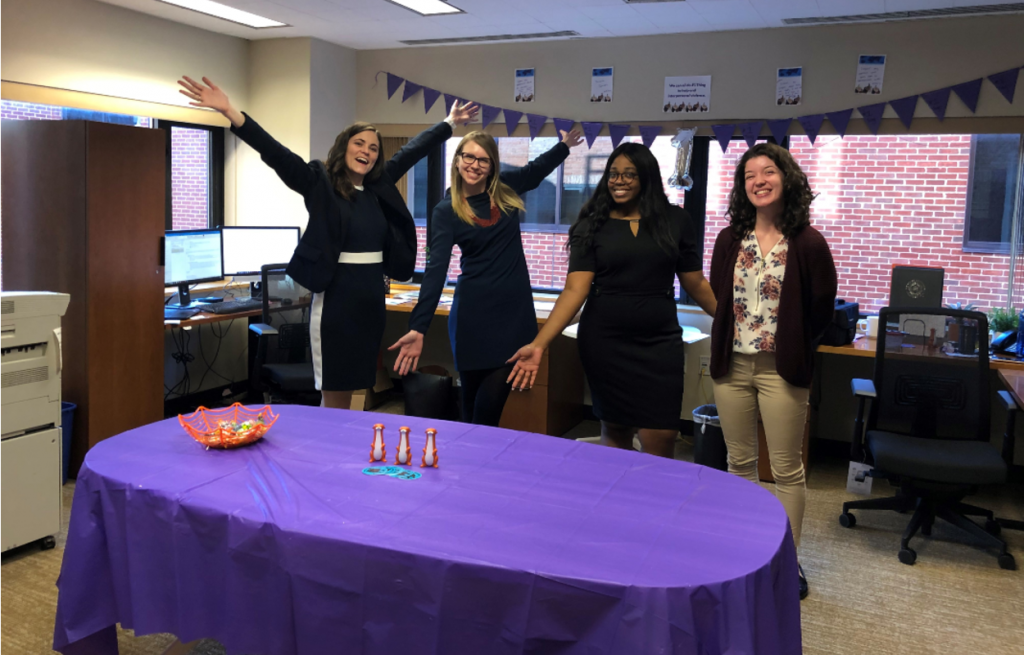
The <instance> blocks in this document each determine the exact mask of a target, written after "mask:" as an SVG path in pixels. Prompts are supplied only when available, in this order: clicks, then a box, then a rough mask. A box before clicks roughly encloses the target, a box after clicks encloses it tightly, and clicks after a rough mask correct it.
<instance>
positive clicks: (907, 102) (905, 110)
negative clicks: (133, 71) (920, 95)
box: [889, 96, 917, 130]
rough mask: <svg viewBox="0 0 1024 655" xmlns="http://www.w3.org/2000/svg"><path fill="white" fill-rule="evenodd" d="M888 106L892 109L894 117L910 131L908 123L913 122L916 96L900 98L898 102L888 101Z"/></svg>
mask: <svg viewBox="0 0 1024 655" xmlns="http://www.w3.org/2000/svg"><path fill="white" fill-rule="evenodd" d="M889 106H891V107H892V109H893V111H895V112H896V115H897V116H899V117H900V121H901V122H902V123H903V126H904V127H906V128H907V129H908V130H909V129H910V121H912V120H914V110H915V109H916V108H917V96H909V97H907V98H900V99H899V100H890V101H889Z"/></svg>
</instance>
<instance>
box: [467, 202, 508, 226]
mask: <svg viewBox="0 0 1024 655" xmlns="http://www.w3.org/2000/svg"><path fill="white" fill-rule="evenodd" d="M470 217H471V218H472V219H473V222H474V223H476V224H477V225H479V226H480V227H491V226H492V225H494V224H495V223H497V222H498V219H500V218H501V210H499V209H498V206H497V205H491V217H490V218H487V219H483V218H480V217H479V216H477V215H476V214H472V215H471V216H470Z"/></svg>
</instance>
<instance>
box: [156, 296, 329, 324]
mask: <svg viewBox="0 0 1024 655" xmlns="http://www.w3.org/2000/svg"><path fill="white" fill-rule="evenodd" d="M309 304H310V301H308V300H298V301H296V302H294V303H292V304H291V305H282V304H281V303H280V302H272V303H270V313H271V314H276V313H278V312H287V311H290V310H293V309H305V308H307V307H309ZM262 316H263V310H262V309H253V310H249V311H246V312H235V313H234V314H213V313H210V314H202V313H200V314H196V315H195V316H193V317H192V318H188V319H185V320H183V321H171V322H168V321H164V329H165V330H170V329H173V328H189V327H192V326H194V325H205V324H207V323H219V322H221V321H232V320H234V319H236V318H256V317H262Z"/></svg>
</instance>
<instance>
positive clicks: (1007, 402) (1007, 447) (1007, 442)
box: [997, 391, 1017, 466]
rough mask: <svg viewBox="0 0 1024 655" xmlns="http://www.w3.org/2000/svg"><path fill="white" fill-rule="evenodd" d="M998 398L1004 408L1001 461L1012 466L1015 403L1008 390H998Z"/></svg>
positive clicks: (1015, 418) (1015, 420)
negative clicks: (1004, 426)
mask: <svg viewBox="0 0 1024 655" xmlns="http://www.w3.org/2000/svg"><path fill="white" fill-rule="evenodd" d="M997 393H998V394H999V400H1001V401H1002V403H1003V406H1004V407H1005V408H1006V431H1005V432H1003V452H1002V456H1003V461H1004V462H1006V465H1007V466H1013V446H1014V444H1013V442H1014V440H1015V435H1016V432H1017V430H1016V422H1017V403H1016V402H1015V401H1014V400H1013V396H1011V395H1010V392H1009V391H998V392H997Z"/></svg>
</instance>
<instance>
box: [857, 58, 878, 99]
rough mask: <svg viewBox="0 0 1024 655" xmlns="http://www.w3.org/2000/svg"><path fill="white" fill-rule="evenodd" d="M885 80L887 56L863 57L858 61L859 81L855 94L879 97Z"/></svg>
mask: <svg viewBox="0 0 1024 655" xmlns="http://www.w3.org/2000/svg"><path fill="white" fill-rule="evenodd" d="M883 79H885V55H861V56H860V59H858V60H857V81H856V83H855V84H854V85H853V92H854V93H865V94H870V95H878V94H880V93H881V92H882V80H883Z"/></svg>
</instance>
